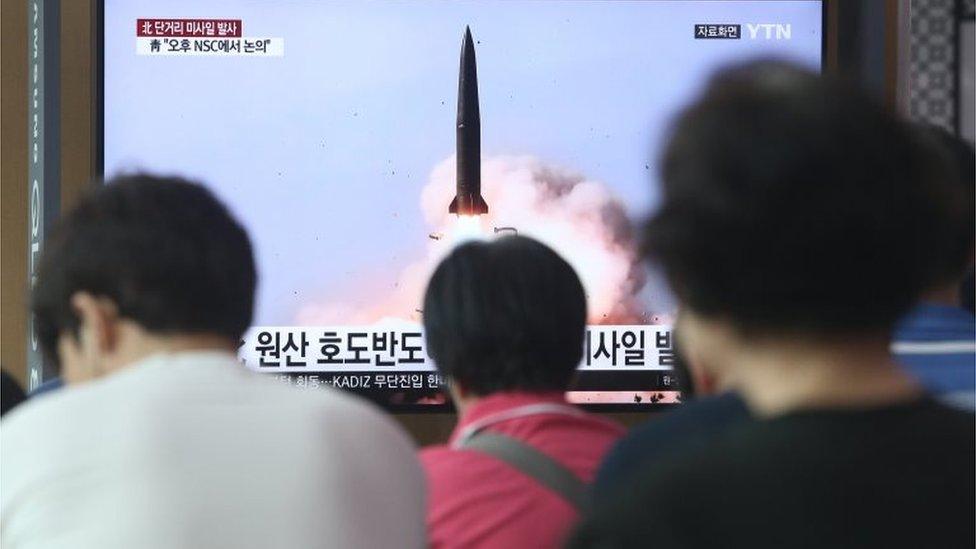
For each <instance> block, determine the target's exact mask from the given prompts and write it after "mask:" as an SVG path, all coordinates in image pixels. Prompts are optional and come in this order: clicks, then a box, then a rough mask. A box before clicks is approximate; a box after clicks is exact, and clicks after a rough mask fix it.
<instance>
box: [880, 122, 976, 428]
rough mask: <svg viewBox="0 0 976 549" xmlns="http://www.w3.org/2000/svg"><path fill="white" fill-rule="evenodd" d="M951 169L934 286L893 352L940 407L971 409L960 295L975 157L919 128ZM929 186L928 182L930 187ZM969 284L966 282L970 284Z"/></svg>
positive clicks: (974, 218)
mask: <svg viewBox="0 0 976 549" xmlns="http://www.w3.org/2000/svg"><path fill="white" fill-rule="evenodd" d="M919 131H920V132H921V134H922V135H921V137H922V138H923V139H927V140H928V141H929V142H930V145H931V146H932V147H934V148H935V150H936V152H937V153H941V154H942V155H943V156H944V157H945V162H946V163H947V165H948V168H950V173H949V174H947V175H949V176H950V178H949V180H948V181H946V183H947V184H948V185H950V187H949V188H948V189H947V190H948V194H949V196H948V197H947V198H948V200H947V204H946V210H947V211H946V214H945V220H946V222H947V223H949V224H950V228H951V230H950V232H949V233H948V234H947V235H946V238H947V241H946V243H945V246H942V248H943V249H944V250H945V254H944V256H943V257H941V258H939V261H937V262H936V264H935V266H934V269H933V274H934V276H935V280H934V281H933V283H932V284H931V285H930V286H929V287H928V288H927V289H926V291H925V293H924V294H923V295H922V302H921V303H919V304H918V305H916V306H915V308H914V309H912V310H911V312H910V313H909V314H908V315H906V316H905V317H904V318H902V319H901V322H899V323H898V326H897V328H896V329H895V335H894V342H893V344H892V350H893V351H894V353H895V357H896V358H897V360H898V362H899V363H900V364H902V365H904V366H905V367H907V368H908V371H909V372H911V374H912V375H913V376H915V377H916V379H918V380H919V381H920V382H921V383H922V385H924V386H925V388H926V389H928V390H929V391H930V392H931V393H932V394H933V395H934V396H936V397H938V398H939V400H941V401H942V402H944V403H946V404H949V405H951V406H956V407H959V408H962V409H964V410H969V411H972V410H974V409H976V317H974V316H973V313H972V311H970V310H968V309H965V308H963V297H962V295H961V294H962V289H963V287H964V284H965V282H966V279H967V278H968V277H971V276H972V273H973V261H974V256H976V155H974V154H973V146H972V145H970V144H969V143H967V142H966V141H964V140H962V139H960V138H958V137H955V136H952V135H950V134H949V133H948V132H946V131H945V130H943V129H941V128H920V129H919ZM929 184H932V182H929ZM970 281H971V280H970Z"/></svg>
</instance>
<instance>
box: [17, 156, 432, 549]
mask: <svg viewBox="0 0 976 549" xmlns="http://www.w3.org/2000/svg"><path fill="white" fill-rule="evenodd" d="M255 283H256V274H255V267H254V259H253V256H252V251H251V243H250V241H249V240H248V237H247V234H246V233H245V231H244V229H243V228H242V227H241V226H240V225H239V224H238V223H237V222H236V221H235V220H234V219H233V218H232V217H231V215H230V214H229V213H228V211H227V210H226V209H225V208H224V206H223V205H221V204H220V203H219V202H218V201H217V200H216V199H215V198H214V197H213V196H212V195H211V194H210V192H208V191H207V190H205V189H204V188H203V187H200V186H198V185H196V184H192V183H189V182H186V181H183V180H180V179H168V178H156V177H151V176H146V175H140V176H132V177H125V178H121V179H118V180H115V181H112V182H109V183H108V184H107V185H106V186H104V187H102V188H99V189H98V190H96V191H95V192H94V193H92V194H91V195H89V196H88V197H86V198H84V199H83V200H82V201H81V203H80V204H79V205H78V206H77V207H76V208H75V209H74V210H73V211H71V212H70V213H68V215H67V216H66V217H65V218H64V219H63V220H62V223H61V225H60V227H59V229H58V230H57V231H56V233H55V235H54V236H53V237H52V239H51V240H50V241H49V243H48V244H47V247H46V249H45V253H44V258H43V262H42V265H41V268H40V275H39V278H38V280H37V284H36V286H35V288H34V295H33V310H34V314H35V316H36V322H37V330H38V333H39V336H40V341H41V345H42V348H43V350H44V352H45V354H46V355H47V358H48V359H49V360H52V361H55V363H57V364H58V365H59V367H60V375H61V377H62V378H63V379H65V380H66V381H67V382H68V387H66V388H65V389H62V390H60V391H56V392H53V393H50V394H48V395H45V396H44V397H43V398H39V399H37V400H36V401H31V402H28V403H26V404H24V405H22V406H20V407H19V408H18V409H17V410H15V411H14V412H12V413H11V414H10V415H9V416H7V417H5V418H4V419H3V430H2V435H0V457H2V463H3V467H2V473H0V476H2V478H0V480H2V486H3V489H2V495H0V545H2V546H3V547H4V548H10V549H14V548H20V547H73V548H76V547H82V548H87V547H91V548H99V549H103V548H107V547H120V548H122V547H124V548H134V547H139V548H155V547H159V548H164V547H166V548H171V547H192V548H213V547H235V548H241V547H254V548H258V547H261V548H264V547H362V548H374V547H422V546H423V545H424V531H423V506H424V497H423V478H422V471H421V469H420V467H419V465H418V463H417V459H416V457H415V455H414V450H413V448H412V447H411V444H410V443H409V442H408V441H407V439H406V438H405V436H404V435H403V434H402V433H401V432H400V431H399V430H398V429H397V428H396V427H394V425H393V424H392V422H391V421H390V420H388V419H386V418H385V417H384V416H382V415H381V414H380V413H379V412H378V411H377V410H374V409H373V408H372V407H370V406H368V405H366V404H363V403H361V402H360V401H359V400H357V399H355V398H353V397H351V396H347V395H345V394H343V393H340V392H338V391H322V392H314V393H312V392H297V391H294V390H292V389H290V388H288V387H285V386H282V385H281V384H279V383H275V382H274V381H272V380H271V379H268V378H262V377H261V376H259V375H257V374H254V373H251V372H248V371H246V370H245V369H244V368H243V367H242V366H241V365H240V364H239V363H238V362H237V360H236V357H235V354H234V350H235V348H236V347H237V344H238V341H239V340H240V338H241V336H242V334H243V333H244V331H245V329H246V328H247V327H248V325H249V324H250V322H251V314H252V306H253V301H254V287H255Z"/></svg>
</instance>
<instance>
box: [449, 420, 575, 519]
mask: <svg viewBox="0 0 976 549" xmlns="http://www.w3.org/2000/svg"><path fill="white" fill-rule="evenodd" d="M457 447H458V448H463V449H465V450H477V451H479V452H482V453H485V454H488V455H489V456H492V457H494V458H496V459H498V460H501V461H503V462H505V463H507V464H508V465H510V466H511V467H514V468H515V469H516V470H518V471H519V472H521V473H522V474H524V475H526V476H528V477H529V478H531V479H533V480H535V481H536V482H538V483H539V484H541V485H542V486H544V487H546V488H547V489H549V490H550V491H551V492H553V493H554V494H556V495H558V496H559V497H560V498H562V499H563V500H564V501H566V502H567V503H569V504H570V505H572V506H573V507H574V508H576V510H577V511H579V512H580V513H583V512H584V511H585V510H586V509H587V507H588V493H587V486H586V484H584V483H583V481H582V480H580V478H579V477H578V476H576V474H574V473H573V472H572V471H570V470H569V469H567V468H566V467H565V466H564V465H563V464H561V463H559V462H558V461H556V460H554V459H552V458H551V457H549V456H547V455H546V454H544V453H542V452H540V451H538V450H536V449H535V448H533V447H532V446H530V445H528V444H526V443H524V442H522V441H520V440H518V439H515V438H512V437H510V436H505V435H501V434H498V433H492V432H490V431H481V432H477V433H474V434H472V435H471V436H469V437H467V438H466V439H464V440H462V441H461V442H460V444H459V445H458V446H457Z"/></svg>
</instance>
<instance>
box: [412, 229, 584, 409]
mask: <svg viewBox="0 0 976 549" xmlns="http://www.w3.org/2000/svg"><path fill="white" fill-rule="evenodd" d="M585 326H586V297H585V294H584V292H583V286H582V283H581V282H580V280H579V277H577V275H576V273H575V271H573V268H572V267H570V265H569V264H568V263H567V262H566V261H565V260H563V259H562V258H561V257H559V255H558V254H556V252H554V251H552V250H551V249H550V248H549V247H547V246H545V245H543V244H541V243H539V242H537V241H535V240H532V239H530V238H525V237H522V236H507V237H504V238H500V239H498V240H495V241H492V242H472V243H468V244H463V245H461V246H459V247H458V248H456V249H455V250H454V251H453V252H452V253H451V254H450V255H449V256H448V257H447V258H446V259H444V261H443V262H442V263H441V264H440V265H439V266H438V267H437V269H436V270H435V271H434V274H433V275H432V277H431V280H430V283H429V285H428V287H427V293H426V295H425V297H424V329H425V333H426V339H427V351H428V353H429V354H430V356H431V358H432V359H433V360H434V362H435V363H436V364H437V367H438V369H439V370H440V371H441V372H443V373H445V374H446V375H447V376H449V377H450V378H451V379H452V380H453V381H455V382H456V383H459V384H460V385H461V386H462V387H463V388H464V389H465V390H467V391H470V392H471V393H473V394H475V395H479V396H484V395H487V394H490V393H494V392H498V391H511V390H523V391H556V390H558V391H562V390H565V389H566V388H567V387H568V386H569V383H570V381H571V379H572V377H573V373H574V372H575V370H576V366H577V365H578V364H579V361H580V359H581V357H582V354H583V336H584V330H585Z"/></svg>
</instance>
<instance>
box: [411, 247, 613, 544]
mask: <svg viewBox="0 0 976 549" xmlns="http://www.w3.org/2000/svg"><path fill="white" fill-rule="evenodd" d="M423 311H424V314H423V318H424V330H425V337H426V341H427V352H428V354H429V355H430V357H431V359H432V360H433V361H434V363H435V364H436V366H437V369H438V370H439V371H440V372H441V373H443V374H444V375H445V376H446V377H447V379H448V380H449V384H450V385H449V386H450V393H451V397H452V400H453V401H454V404H455V406H456V408H457V410H458V415H459V420H458V425H457V427H456V428H455V430H454V433H453V434H452V435H451V438H450V441H449V443H448V444H447V445H445V446H435V447H430V448H427V449H425V450H423V452H422V453H421V462H422V463H423V465H424V468H425V469H426V471H427V482H428V488H429V498H430V503H429V508H428V513H427V522H428V533H429V536H430V543H431V546H432V547H552V546H555V545H557V544H559V543H561V542H562V540H563V538H564V536H565V535H566V534H567V532H568V530H569V528H570V527H571V525H572V524H573V522H574V521H575V519H576V517H577V515H578V512H579V508H580V506H581V505H583V499H584V497H585V491H586V485H587V484H588V483H589V482H590V481H591V480H592V478H593V475H594V474H595V472H596V467H597V465H598V464H599V462H600V459H601V458H602V456H603V454H604V452H605V451H606V450H607V449H608V448H609V447H610V445H611V444H612V443H613V442H614V441H615V440H616V439H617V438H619V437H620V436H621V435H622V434H623V429H622V428H621V427H620V426H618V425H617V424H615V423H612V422H609V421H607V420H603V419H600V418H597V417H595V416H592V415H590V414H586V413H584V412H583V411H582V410H580V409H578V408H576V407H573V406H571V405H569V404H567V403H566V401H565V392H566V390H567V389H568V388H569V386H570V383H571V381H572V379H573V376H574V373H575V371H576V367H577V366H578V365H579V362H580V360H581V359H582V355H583V337H584V331H585V327H586V297H585V294H584V292H583V285H582V283H581V282H580V280H579V277H577V275H576V273H575V272H574V271H573V268H572V267H570V265H569V264H568V263H567V262H566V261H565V260H563V259H562V258H561V257H559V255H557V254H556V253H555V252H554V251H552V250H551V249H550V248H548V247H547V246H545V245H543V244H541V243H539V242H537V241H535V240H532V239H530V238H526V237H523V236H506V237H502V238H500V239H498V240H495V241H492V242H471V243H467V244H463V245H461V246H459V247H457V248H456V249H455V250H454V251H453V252H452V253H451V254H450V255H448V256H447V258H446V259H444V261H443V262H441V264H440V265H439V266H438V267H437V269H436V270H435V271H434V273H433V275H432V276H431V279H430V283H429V285H428V287H427V292H426V295H425V297H424V308H423Z"/></svg>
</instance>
